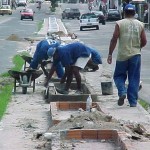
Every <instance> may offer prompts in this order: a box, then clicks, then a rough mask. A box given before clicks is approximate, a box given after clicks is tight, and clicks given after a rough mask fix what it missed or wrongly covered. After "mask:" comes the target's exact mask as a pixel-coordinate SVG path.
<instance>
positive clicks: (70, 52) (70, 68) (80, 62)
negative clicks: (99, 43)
mask: <svg viewBox="0 0 150 150" xmlns="http://www.w3.org/2000/svg"><path fill="white" fill-rule="evenodd" d="M49 50H50V51H49V56H51V57H53V65H52V68H51V71H50V73H49V77H48V78H47V81H46V82H45V86H47V84H48V82H49V80H50V79H51V76H52V74H53V71H54V70H55V67H56V65H57V64H58V63H59V62H61V64H62V65H63V67H65V75H64V76H63V78H62V79H61V83H62V82H64V81H65V78H67V79H66V84H65V88H64V89H56V90H57V92H59V93H61V94H68V93H69V88H70V84H71V82H72V79H73V76H74V77H75V78H76V82H77V93H82V90H81V75H80V72H79V71H80V70H81V69H84V68H85V66H86V65H87V64H91V63H90V62H92V63H94V64H95V65H97V66H98V64H102V60H101V56H100V54H99V53H98V52H97V51H96V50H95V49H93V48H90V47H88V46H86V45H84V44H82V43H80V42H74V43H70V44H67V45H65V46H59V47H57V48H55V49H54V48H51V49H49ZM91 60H92V61H91ZM97 69H98V68H97ZM97 69H96V68H95V70H94V71H96V70H97Z"/></svg>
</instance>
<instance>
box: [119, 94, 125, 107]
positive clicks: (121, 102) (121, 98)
mask: <svg viewBox="0 0 150 150" xmlns="http://www.w3.org/2000/svg"><path fill="white" fill-rule="evenodd" d="M125 98H126V95H122V96H120V97H119V100H118V105H119V106H122V105H123V104H124V99H125Z"/></svg>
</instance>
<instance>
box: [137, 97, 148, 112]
mask: <svg viewBox="0 0 150 150" xmlns="http://www.w3.org/2000/svg"><path fill="white" fill-rule="evenodd" d="M139 104H140V105H141V106H142V107H143V108H144V109H145V110H146V111H147V110H148V109H149V108H150V104H148V103H146V102H145V101H143V100H139Z"/></svg>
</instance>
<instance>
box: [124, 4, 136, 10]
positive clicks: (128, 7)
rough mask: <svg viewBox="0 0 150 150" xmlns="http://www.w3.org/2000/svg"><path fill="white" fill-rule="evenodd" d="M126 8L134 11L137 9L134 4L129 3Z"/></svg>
mask: <svg viewBox="0 0 150 150" xmlns="http://www.w3.org/2000/svg"><path fill="white" fill-rule="evenodd" d="M124 10H134V11H135V6H134V5H132V4H127V5H126V6H125V9H124Z"/></svg>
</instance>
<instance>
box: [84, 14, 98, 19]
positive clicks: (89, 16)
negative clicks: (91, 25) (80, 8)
mask: <svg viewBox="0 0 150 150" xmlns="http://www.w3.org/2000/svg"><path fill="white" fill-rule="evenodd" d="M90 18H97V16H96V15H95V14H94V13H89V14H83V15H82V16H81V19H90Z"/></svg>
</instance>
